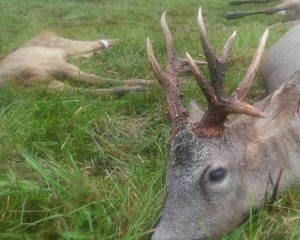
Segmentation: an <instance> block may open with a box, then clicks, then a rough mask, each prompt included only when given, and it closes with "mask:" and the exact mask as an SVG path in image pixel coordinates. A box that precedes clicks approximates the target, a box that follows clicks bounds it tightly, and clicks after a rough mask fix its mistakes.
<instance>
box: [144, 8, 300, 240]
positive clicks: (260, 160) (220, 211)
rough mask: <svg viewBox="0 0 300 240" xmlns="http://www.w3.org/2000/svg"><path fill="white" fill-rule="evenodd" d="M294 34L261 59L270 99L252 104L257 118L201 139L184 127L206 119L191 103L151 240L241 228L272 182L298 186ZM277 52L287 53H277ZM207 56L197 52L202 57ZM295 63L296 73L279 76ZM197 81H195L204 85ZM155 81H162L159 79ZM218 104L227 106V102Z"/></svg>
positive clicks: (299, 89)
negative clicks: (162, 207)
mask: <svg viewBox="0 0 300 240" xmlns="http://www.w3.org/2000/svg"><path fill="white" fill-rule="evenodd" d="M199 13H200V14H199V19H200V17H201V18H202V16H200V15H201V11H199ZM199 22H200V21H199ZM201 24H202V23H199V25H201ZM200 28H201V27H200ZM200 35H201V37H200V39H201V41H202V39H203V38H206V37H207V36H206V32H205V30H201V31H200ZM299 35H300V25H299V26H296V27H295V28H293V29H291V30H290V31H289V32H288V33H287V34H286V35H285V36H283V38H282V39H280V40H279V41H278V43H277V44H275V45H274V47H272V48H271V50H270V51H269V53H268V55H267V57H266V58H265V62H264V64H263V72H265V75H264V77H265V78H264V81H265V82H266V84H267V86H268V89H269V90H268V91H269V93H270V94H269V96H267V97H266V98H265V99H263V100H261V101H259V102H257V103H256V104H255V107H256V108H258V109H260V110H261V111H262V112H264V117H263V118H257V117H253V116H248V115H239V116H237V117H236V118H235V119H233V120H231V121H227V122H226V123H225V124H224V132H223V134H222V135H221V136H213V137H203V136H198V135H197V134H196V133H195V131H194V129H193V128H191V127H190V126H193V124H195V123H197V122H199V121H201V119H202V118H203V116H204V114H205V112H204V111H202V110H201V109H200V108H199V107H198V106H197V105H196V104H195V102H192V103H191V104H190V109H189V116H188V117H187V121H186V125H185V127H182V128H181V129H179V130H178V129H177V132H176V134H175V136H174V137H173V139H172V141H171V154H170V158H171V159H170V162H169V164H168V170H167V178H166V188H167V194H166V199H165V207H164V211H163V214H162V217H161V219H160V222H159V224H158V226H157V228H156V230H155V232H154V234H153V236H152V238H151V239H152V240H208V239H219V238H221V237H222V236H223V235H224V234H225V233H228V232H229V231H231V230H232V229H234V228H235V227H237V226H238V225H239V224H241V222H242V221H243V220H244V219H245V218H246V217H247V216H248V214H249V211H250V209H254V210H255V209H257V208H259V207H260V206H262V204H263V203H264V201H265V199H266V197H270V196H271V195H272V193H273V191H275V190H274V189H275V188H276V186H275V185H276V183H278V191H279V192H283V191H286V190H288V189H290V188H292V187H296V186H300V74H299V69H300V64H299V57H297V56H298V55H296V56H294V53H295V50H297V51H298V50H299V49H300V44H296V45H294V42H293V41H294V40H295V39H297V40H298V41H299V37H298V36H299ZM203 36H204V37H203ZM204 41H207V39H205V40H204ZM205 44H206V43H205ZM205 44H203V41H202V45H203V46H204V45H205ZM148 45H149V46H148V51H151V50H152V47H151V49H150V43H149V44H148ZM208 45H209V44H208ZM226 45H227V44H226ZM283 45H285V46H288V45H291V47H290V48H285V49H283V47H282V46H283ZM292 46H293V47H292ZM168 48H169V47H168ZM203 48H204V47H203ZM209 48H210V50H211V51H212V52H214V51H213V50H212V47H211V46H210V47H208V49H209ZM210 50H209V51H210ZM206 51H207V49H205V48H204V52H205V55H206V58H207V56H209V54H207V53H206ZM222 52H223V51H222ZM168 54H169V52H168ZM148 55H149V53H148ZM256 55H257V54H256ZM274 56H280V59H277V58H274ZM152 57H153V56H151V54H150V55H149V59H150V61H151V64H152V68H153V69H156V70H157V69H158V67H157V66H156V65H155V63H154V60H153V58H152ZM295 60H297V63H298V66H297V67H296V66H294V65H293V67H292V68H291V69H288V70H286V69H285V67H286V66H287V65H288V64H292V62H293V61H295ZM207 61H208V65H210V62H211V61H210V60H209V59H207ZM191 64H193V61H192V60H191ZM258 64H259V62H257V66H258ZM214 67H216V65H215V64H214ZM192 68H193V67H192ZM216 68H218V67H216ZM156 70H154V71H156ZM272 71H275V72H277V73H279V72H281V71H282V72H283V73H284V74H283V75H284V76H285V77H284V78H281V77H280V76H278V79H277V78H276V73H275V74H274V76H273V75H272V74H271V72H272ZM210 73H211V72H210ZM194 74H195V71H194ZM285 74H286V75H285ZM200 75H201V73H199V72H196V74H195V76H196V77H199V78H204V76H200ZM246 75H247V74H246ZM156 76H157V77H159V75H158V74H156ZM160 76H163V77H164V78H165V79H168V77H167V76H168V75H166V73H165V74H161V75H160ZM211 76H214V75H213V74H212V73H211ZM169 80H172V79H171V78H169ZM273 80H275V81H274V82H273ZM159 81H161V79H160V80H159ZM198 82H199V81H198ZM212 84H216V83H214V82H212ZM207 86H208V88H209V87H210V86H209V85H207ZM214 89H215V88H214ZM167 90H168V91H171V89H167ZM202 91H203V92H204V93H205V94H207V92H206V90H205V89H204V90H203V89H202ZM239 91H240V88H238V89H237V93H239ZM165 94H166V96H167V94H169V93H168V92H165ZM174 94H177V93H176V92H172V94H171V95H174ZM205 96H206V95H205ZM207 99H209V98H207ZM212 101H215V100H213V99H212ZM221 103H222V104H227V103H226V100H224V102H221ZM209 104H210V103H209ZM168 105H169V109H171V108H172V107H174V108H175V109H176V106H174V105H173V104H168ZM177 105H180V103H178V104H177ZM220 108H221V105H220ZM221 110H222V109H221ZM169 112H170V110H169ZM216 113H217V112H216ZM182 116H184V115H182ZM175 120H176V118H174V121H175ZM172 126H173V123H172ZM173 131H174V129H173Z"/></svg>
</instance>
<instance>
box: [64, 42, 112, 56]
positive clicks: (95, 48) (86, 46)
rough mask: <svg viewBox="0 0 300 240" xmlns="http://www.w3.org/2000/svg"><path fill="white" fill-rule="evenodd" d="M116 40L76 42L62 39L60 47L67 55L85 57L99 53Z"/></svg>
mask: <svg viewBox="0 0 300 240" xmlns="http://www.w3.org/2000/svg"><path fill="white" fill-rule="evenodd" d="M116 43H117V40H116V39H102V40H101V39H100V40H97V41H76V40H70V39H66V38H62V47H63V48H64V50H65V51H66V53H67V54H68V55H73V56H85V55H89V54H91V53H94V52H99V51H101V50H103V49H105V48H108V47H109V46H112V45H115V44H116Z"/></svg>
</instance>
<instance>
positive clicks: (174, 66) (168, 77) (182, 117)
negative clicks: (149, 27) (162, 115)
mask: <svg viewBox="0 0 300 240" xmlns="http://www.w3.org/2000/svg"><path fill="white" fill-rule="evenodd" d="M161 27H162V31H163V34H164V38H165V42H166V46H167V56H168V63H167V69H166V73H165V72H163V71H162V69H161V67H160V65H159V64H158V62H157V60H156V58H155V55H154V52H153V48H152V44H151V42H150V39H149V38H147V53H148V58H149V60H150V63H151V68H152V70H153V72H154V74H155V76H156V78H157V79H158V81H159V83H160V85H161V86H162V88H163V92H164V94H165V96H166V98H167V104H168V116H169V120H170V121H171V124H172V136H171V138H170V140H172V139H173V137H174V136H175V135H176V133H177V132H179V131H180V130H182V129H184V128H185V127H186V125H187V116H188V113H187V111H186V110H185V109H184V107H183V105H182V101H181V100H182V97H183V96H182V94H181V92H180V90H179V88H178V74H179V71H180V70H181V68H182V67H184V66H186V65H189V62H188V61H187V60H186V59H184V58H180V57H178V56H177V55H176V52H175V49H174V46H173V40H172V36H171V33H170V30H169V27H168V25H167V22H166V13H165V12H164V13H163V15H162V17H161ZM194 64H205V62H200V61H196V62H194Z"/></svg>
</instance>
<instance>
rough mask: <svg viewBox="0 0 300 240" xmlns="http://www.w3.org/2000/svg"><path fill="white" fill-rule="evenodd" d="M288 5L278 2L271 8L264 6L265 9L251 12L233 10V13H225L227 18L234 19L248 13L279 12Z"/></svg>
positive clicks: (248, 14) (287, 7)
mask: <svg viewBox="0 0 300 240" xmlns="http://www.w3.org/2000/svg"><path fill="white" fill-rule="evenodd" d="M289 8H290V6H287V4H284V3H283V4H279V5H277V6H275V7H271V8H266V9H262V10H257V11H253V12H235V13H228V14H227V15H226V18H227V19H235V18H241V17H246V16H250V15H255V14H273V13H276V12H280V11H283V10H287V9H289Z"/></svg>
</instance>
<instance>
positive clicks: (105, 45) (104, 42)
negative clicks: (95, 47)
mask: <svg viewBox="0 0 300 240" xmlns="http://www.w3.org/2000/svg"><path fill="white" fill-rule="evenodd" d="M100 42H101V43H102V44H103V46H104V48H108V47H109V42H108V41H107V40H104V39H103V40H100Z"/></svg>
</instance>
